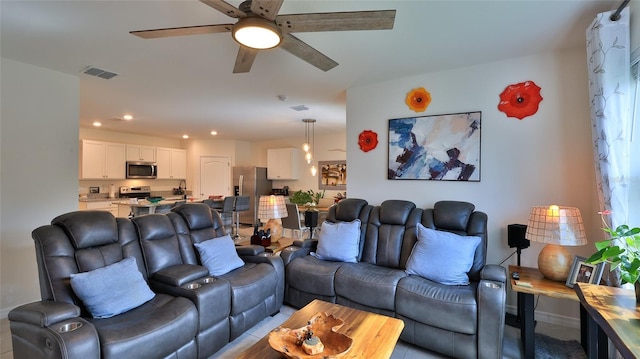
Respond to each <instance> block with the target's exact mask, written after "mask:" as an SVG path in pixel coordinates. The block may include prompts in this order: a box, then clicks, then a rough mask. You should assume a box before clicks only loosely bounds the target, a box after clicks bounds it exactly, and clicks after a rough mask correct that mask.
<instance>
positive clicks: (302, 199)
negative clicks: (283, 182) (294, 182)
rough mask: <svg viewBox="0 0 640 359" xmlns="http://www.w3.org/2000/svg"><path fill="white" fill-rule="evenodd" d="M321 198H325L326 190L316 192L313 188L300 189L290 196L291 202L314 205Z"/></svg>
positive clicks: (299, 204)
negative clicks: (304, 190)
mask: <svg viewBox="0 0 640 359" xmlns="http://www.w3.org/2000/svg"><path fill="white" fill-rule="evenodd" d="M320 198H324V191H322V192H314V191H313V190H312V189H310V190H308V191H306V192H303V191H302V190H299V191H297V192H295V193H294V194H293V196H290V197H289V201H290V202H291V203H295V204H297V205H298V206H314V205H317V204H318V202H320Z"/></svg>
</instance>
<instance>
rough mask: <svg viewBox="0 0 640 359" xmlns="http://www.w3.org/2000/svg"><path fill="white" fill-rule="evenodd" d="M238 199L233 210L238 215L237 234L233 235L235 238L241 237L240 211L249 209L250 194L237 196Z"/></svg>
mask: <svg viewBox="0 0 640 359" xmlns="http://www.w3.org/2000/svg"><path fill="white" fill-rule="evenodd" d="M235 198H236V201H235V203H234V205H233V212H234V213H235V217H236V234H235V235H234V236H233V239H234V240H237V239H240V212H243V211H248V210H249V196H236V197H235Z"/></svg>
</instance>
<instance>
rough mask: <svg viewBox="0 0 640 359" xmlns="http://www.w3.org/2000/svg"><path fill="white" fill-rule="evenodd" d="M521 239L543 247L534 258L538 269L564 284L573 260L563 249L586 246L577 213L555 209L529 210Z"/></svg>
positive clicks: (571, 209)
mask: <svg viewBox="0 0 640 359" xmlns="http://www.w3.org/2000/svg"><path fill="white" fill-rule="evenodd" d="M525 238H527V239H528V240H530V241H533V242H539V243H546V244H547V245H546V246H544V248H543V249H542V251H540V254H539V255H538V269H539V270H540V273H542V275H544V276H545V277H547V278H549V279H551V280H554V281H559V282H564V281H566V280H567V277H568V276H569V271H570V270H571V264H572V263H573V256H572V255H571V254H570V253H569V251H567V249H566V248H565V247H564V246H582V245H585V244H587V236H586V234H585V231H584V225H583V224H582V216H581V215H580V210H579V209H577V208H575V207H562V206H556V205H551V206H549V207H545V206H536V207H532V208H531V213H530V214H529V224H527V232H526V234H525Z"/></svg>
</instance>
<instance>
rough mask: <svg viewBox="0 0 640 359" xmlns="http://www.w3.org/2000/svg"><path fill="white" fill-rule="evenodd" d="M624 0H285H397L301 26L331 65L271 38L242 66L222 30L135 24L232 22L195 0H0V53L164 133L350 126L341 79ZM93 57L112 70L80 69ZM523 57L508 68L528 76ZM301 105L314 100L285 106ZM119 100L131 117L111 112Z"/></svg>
mask: <svg viewBox="0 0 640 359" xmlns="http://www.w3.org/2000/svg"><path fill="white" fill-rule="evenodd" d="M227 2H229V3H230V4H232V5H234V6H236V7H237V6H239V4H240V1H238V0H228V1H227ZM619 3H620V1H613V0H609V1H589V0H552V1H540V0H528V1H525V0H509V1H485V0H473V1H458V0H447V1H430V0H422V1H406V0H402V1H377V0H357V1H326V0H325V1H320V0H285V2H284V4H283V6H282V8H281V10H280V14H294V13H313V12H333V11H361V10H386V9H396V10H397V13H396V21H395V26H394V28H393V30H379V31H351V32H323V33H299V34H295V35H296V36H297V37H299V38H300V39H302V40H303V41H305V42H306V43H308V44H309V45H311V46H313V47H315V48H316V49H317V50H319V51H321V52H323V53H324V54H326V55H327V56H329V57H331V58H332V59H334V60H335V61H337V62H338V63H339V66H337V67H336V68H334V69H332V70H330V71H328V72H322V71H321V70H318V69H317V68H315V67H313V66H311V65H309V64H307V63H306V62H303V61H302V60H299V59H298V58H297V57H294V56H293V55H291V54H289V53H288V52H286V51H284V50H281V49H274V50H265V51H263V52H260V53H259V54H258V57H257V58H256V60H255V62H254V64H253V67H252V69H251V71H250V72H249V73H246V74H232V69H233V66H234V62H235V56H236V53H237V50H238V45H237V44H236V43H235V42H234V41H233V40H232V38H231V35H230V34H229V33H219V34H208V35H195V36H187V37H173V38H163V39H152V40H144V39H141V38H138V37H135V36H133V35H130V34H129V31H133V30H144V29H153V28H163V27H179V26H191V25H208V24H222V23H226V24H233V23H235V21H236V20H235V19H232V18H229V17H227V16H225V15H224V14H222V13H219V12H217V11H216V10H214V9H213V8H211V7H209V6H207V5H205V4H203V3H201V2H199V1H196V0H173V1H153V0H145V1H115V0H109V1H93V0H92V1H88V0H87V1H26V0H20V1H7V0H2V1H1V2H0V15H1V18H0V20H1V21H0V26H1V28H0V30H1V31H0V33H1V38H0V41H1V42H0V45H1V48H0V54H1V55H2V57H5V58H9V59H13V60H17V61H21V62H24V63H29V64H33V65H36V66H41V67H45V68H49V69H52V70H56V71H61V72H64V73H67V74H71V75H76V76H79V78H80V90H81V93H80V125H81V126H89V125H90V124H91V123H92V122H93V121H95V120H99V121H101V122H102V123H103V124H104V125H103V128H105V129H109V130H114V131H120V132H130V133H142V134H147V135H154V136H162V137H172V138H178V137H180V136H181V135H182V134H183V133H186V134H189V135H190V136H191V138H211V135H210V134H209V132H210V131H211V130H216V131H218V133H219V135H218V136H217V137H216V138H218V139H240V140H258V139H263V140H268V139H276V138H282V137H286V136H303V134H304V126H303V124H302V122H301V120H302V119H303V118H315V119H317V123H316V134H319V133H327V132H332V131H341V130H344V129H345V127H346V124H345V122H346V89H347V88H349V87H351V86H354V85H361V84H367V83H374V82H380V81H384V80H389V79H394V78H398V77H403V76H410V75H413V74H419V73H429V72H435V71H441V70H446V69H452V68H459V67H465V66H471V65H474V64H480V63H487V62H493V61H497V60H502V59H507V58H513V57H520V56H526V55H531V54H536V53H540V52H548V51H553V50H556V49H561V48H571V47H576V46H584V42H585V36H584V33H585V29H586V27H587V26H588V25H589V23H590V22H591V21H592V19H593V18H594V16H595V14H596V13H598V12H601V11H607V10H613V9H615V8H617V7H618V6H619ZM87 66H94V67H98V68H101V69H104V70H108V71H111V72H115V73H117V74H118V76H116V77H114V78H113V79H110V80H104V79H101V78H97V77H92V76H88V75H84V74H82V70H83V69H84V68H86V67H87ZM522 71H523V74H522V75H520V74H519V75H517V76H515V77H514V79H521V78H523V76H524V77H526V69H522ZM417 85H423V84H417ZM505 85H506V84H505ZM278 95H286V96H287V98H288V100H287V101H285V102H282V101H280V100H278V98H277V96H278ZM297 105H306V106H307V107H308V108H309V110H308V111H303V112H296V111H294V110H292V109H290V107H291V106H297ZM125 113H130V114H132V115H133V116H134V117H135V120H134V121H131V122H124V121H120V120H117V118H121V117H122V115H123V114H125Z"/></svg>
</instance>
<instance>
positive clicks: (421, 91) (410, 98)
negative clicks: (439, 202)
mask: <svg viewBox="0 0 640 359" xmlns="http://www.w3.org/2000/svg"><path fill="white" fill-rule="evenodd" d="M405 102H406V103H407V106H409V108H410V109H412V110H413V111H415V112H424V110H426V109H427V106H429V104H430V103H431V94H430V93H429V91H427V90H425V88H424V87H418V88H415V89H413V90H411V91H409V93H408V94H407V98H406V99H405Z"/></svg>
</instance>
